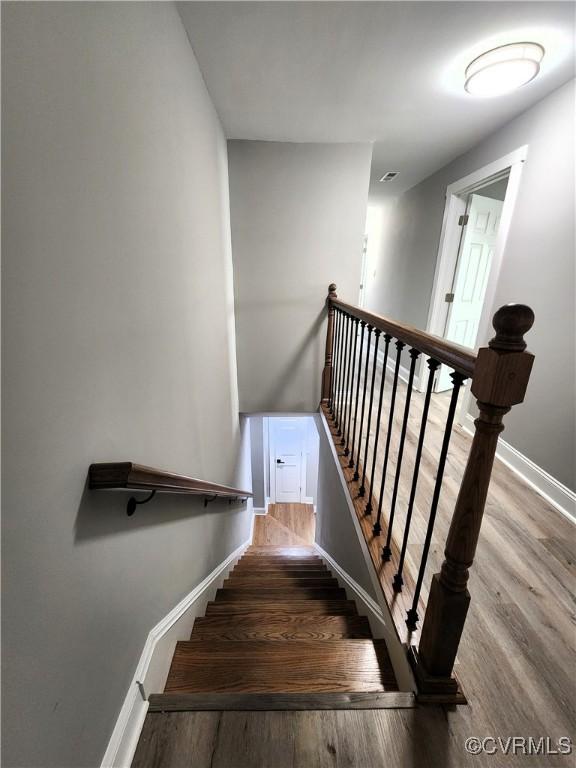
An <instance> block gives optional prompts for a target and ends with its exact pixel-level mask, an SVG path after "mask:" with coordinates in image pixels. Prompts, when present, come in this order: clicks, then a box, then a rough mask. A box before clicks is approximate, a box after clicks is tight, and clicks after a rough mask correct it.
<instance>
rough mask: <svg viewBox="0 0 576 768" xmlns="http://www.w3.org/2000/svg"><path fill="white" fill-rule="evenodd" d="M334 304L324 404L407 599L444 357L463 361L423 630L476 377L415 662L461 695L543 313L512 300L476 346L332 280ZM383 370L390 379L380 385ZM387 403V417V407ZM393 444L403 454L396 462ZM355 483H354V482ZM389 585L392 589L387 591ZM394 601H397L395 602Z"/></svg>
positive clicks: (418, 586)
mask: <svg viewBox="0 0 576 768" xmlns="http://www.w3.org/2000/svg"><path fill="white" fill-rule="evenodd" d="M327 306H328V329H327V336H326V355H325V366H324V370H323V374H322V408H323V410H324V413H325V415H326V416H327V418H328V419H329V422H330V424H331V428H332V434H333V436H334V439H335V441H336V443H337V445H338V446H339V447H340V449H341V463H342V465H343V467H345V468H346V471H349V473H350V474H349V480H350V482H349V488H350V490H351V493H352V492H354V494H355V506H356V509H357V510H358V504H359V503H363V500H364V498H366V499H367V501H366V505H365V507H364V509H363V514H364V515H365V519H364V521H363V522H364V523H365V524H366V520H369V521H371V522H373V525H372V531H371V537H370V541H369V542H368V543H369V544H370V546H371V547H372V550H373V546H374V543H375V542H378V545H379V546H380V542H381V541H383V544H382V548H381V559H382V562H383V563H384V565H382V564H381V567H379V568H378V569H377V570H378V572H379V576H380V579H381V580H382V578H390V577H392V578H391V583H390V585H389V586H390V593H391V594H392V595H394V594H396V595H398V594H399V593H401V592H402V590H403V588H404V578H405V576H406V574H405V567H406V557H407V550H408V546H409V542H410V528H411V524H412V517H413V512H414V502H415V496H416V490H417V485H418V480H419V476H420V465H421V459H422V451H423V446H424V440H425V435H426V428H427V425H428V421H429V409H430V404H431V396H432V392H433V388H434V382H435V378H436V376H437V372H438V370H439V368H440V366H441V365H442V364H444V365H447V366H448V367H449V368H451V369H452V373H451V380H452V387H451V392H450V398H449V403H448V406H447V412H446V416H445V423H444V429H443V435H442V440H441V448H440V452H439V456H438V463H437V465H436V472H435V478H434V479H433V493H432V497H431V499H430V507H429V512H428V519H427V523H426V532H425V536H424V541H423V546H422V549H421V554H420V564H419V567H418V572H417V576H415V578H414V579H411V582H410V593H411V594H410V598H411V602H409V603H408V605H410V607H409V608H408V610H407V612H406V615H405V623H406V625H407V627H408V630H409V631H410V632H414V631H415V630H416V629H417V627H418V625H419V622H420V617H419V615H418V607H419V605H420V606H421V605H422V603H421V592H422V585H423V580H424V575H425V573H426V566H427V561H428V556H429V552H430V546H431V542H432V536H433V533H434V526H435V521H436V515H437V510H438V504H439V499H440V494H441V491H442V484H443V476H444V470H445V466H446V460H447V456H448V449H449V444H450V438H451V434H452V431H453V424H454V419H455V415H456V408H457V404H458V398H459V395H460V393H461V391H462V387H463V385H464V383H465V382H466V380H467V379H470V380H471V384H470V389H471V392H472V394H473V395H474V396H475V397H476V400H477V405H478V409H479V415H478V418H477V419H476V420H475V422H474V424H475V432H474V437H473V440H472V445H471V448H470V452H469V455H468V459H467V463H466V466H465V469H464V474H463V477H462V481H461V485H460V490H459V493H458V496H457V500H456V503H455V507H454V510H453V513H452V515H451V520H450V525H449V533H448V536H447V540H446V544H445V551H444V557H445V559H444V561H443V563H442V566H441V569H440V571H439V572H438V573H436V574H434V576H433V577H432V579H431V582H430V590H429V595H428V600H427V605H426V608H425V615H424V620H423V622H422V627H421V631H420V642H419V645H418V647H416V646H415V645H412V644H411V643H408V645H409V647H408V652H409V658H410V661H411V664H412V666H413V669H414V672H415V677H416V680H417V683H418V687H419V692H420V694H421V695H422V697H424V698H425V697H429V698H432V699H434V697H438V698H439V699H441V700H443V701H455V702H459V701H462V700H464V699H463V696H462V693H461V691H460V690H459V687H458V683H457V681H456V679H455V677H454V676H453V668H454V661H455V658H456V653H457V650H458V646H459V643H460V638H461V635H462V630H463V628H464V623H465V620H466V614H467V611H468V605H469V603H470V595H469V593H468V589H467V584H468V569H469V568H470V566H471V565H472V563H473V560H474V555H475V552H476V546H477V543H478V537H479V533H480V526H481V523H482V516H483V512H484V505H485V502H486V496H487V493H488V486H489V483H490V476H491V472H492V465H493V461H494V456H495V452H496V446H497V442H498V435H499V434H500V432H501V431H502V430H503V429H504V426H503V424H502V419H503V416H504V415H505V414H506V413H507V412H508V411H509V410H510V408H511V407H512V406H513V405H516V404H518V403H521V402H522V401H523V399H524V395H525V392H526V388H527V384H528V379H529V377H530V371H531V368H532V363H533V359H534V358H533V355H531V354H530V353H528V352H526V351H525V350H526V344H525V342H524V338H523V337H524V334H525V333H527V331H529V330H530V328H531V327H532V324H533V322H534V314H533V312H532V310H531V309H530V308H529V307H527V306H525V305H521V304H510V305H506V306H504V307H501V308H500V309H499V310H498V311H497V312H496V314H495V315H494V318H493V325H494V329H495V331H496V335H495V336H494V338H493V339H492V340H491V341H490V342H489V344H488V347H486V348H482V349H480V350H479V351H478V353H477V354H475V353H473V352H471V351H470V350H469V349H465V348H463V347H459V346H458V345H455V344H452V343H450V342H448V341H446V340H445V339H442V338H438V337H436V336H433V335H431V334H428V333H425V332H423V331H421V330H418V329H416V328H413V327H411V326H407V325H404V324H402V323H398V322H395V321H393V320H390V319H388V318H386V317H382V316H380V315H376V314H373V313H371V312H367V311H366V310H364V309H361V308H359V307H355V306H353V305H351V304H347V303H345V302H343V301H341V300H340V299H338V297H337V295H336V286H335V285H334V284H332V285H330V287H329V293H328V298H327ZM393 342H394V344H393V347H394V348H393V349H392V348H391V346H392V343H393ZM406 349H407V351H408V358H409V361H407V366H408V368H407V369H406V368H404V369H403V371H404V373H403V374H402V375H401V373H400V371H401V367H402V356H403V353H404V352H405V350H406ZM394 353H395V356H394ZM380 354H381V356H382V361H381V362H380V361H379V355H380ZM422 355H424V356H425V357H426V358H427V360H426V362H427V375H425V376H424V374H423V377H424V378H425V379H426V382H425V386H423V387H422V384H423V382H421V383H420V384H421V387H420V388H421V389H422V390H423V392H424V394H423V401H422V402H419V405H421V409H422V410H421V419H420V427H419V429H418V438H417V440H416V441H415V442H416V448H415V453H414V455H413V457H411V463H413V469H412V480H411V483H410V492H409V494H407V496H408V501H407V505H406V509H405V510H403V512H404V530H403V532H402V535H401V537H399V539H398V544H396V533H397V532H396V530H395V528H394V523H395V516H396V511H397V507H398V506H399V504H400V499H399V483H400V477H401V473H402V462H403V458H404V454H405V449H406V442H407V440H406V435H407V427H408V423H409V420H410V416H411V404H412V403H413V400H414V397H413V390H414V382H415V377H416V366H417V364H418V361H419V360H420V359H421V356H422ZM387 370H388V373H387ZM377 374H378V375H379V376H378V377H379V386H376V380H377ZM399 379H403V381H404V382H405V390H404V384H403V385H402V387H403V395H404V407H403V411H402V413H401V415H400V417H399V419H396V420H395V407H396V402H397V393H398V388H399ZM386 382H388V387H387V393H386V398H385V397H384V390H385V386H386ZM421 397H422V396H420V398H421ZM385 402H386V410H387V413H385V414H383V408H384V404H385ZM383 416H384V418H383ZM398 428H399V430H400V432H399V435H396V442H395V443H394V445H393V444H392V442H391V437H392V433H393V431H394V430H395V429H396V430H398ZM379 446H380V452H379ZM382 449H383V450H382ZM392 451H394V457H393V458H394V461H391V458H392V455H391V454H392ZM377 456H378V461H377ZM393 464H395V467H393V466H392V465H393ZM377 467H378V468H379V472H377ZM352 472H353V474H352ZM389 476H390V477H389ZM392 478H393V490H392V493H391V496H390V494H388V498H389V499H390V501H389V504H387V505H386V506H387V509H386V510H384V509H383V505H384V498H385V494H384V490H385V486H386V483H387V480H391V481H392ZM354 483H355V484H356V485H355V490H354V491H353V489H352V487H351V486H352V485H353V484H354ZM378 489H379V490H378ZM400 542H401V543H400ZM373 559H374V558H373ZM388 566H392V570H390V569H389V572H388V574H387V572H386V568H387V567H388ZM392 571H393V576H392ZM384 592H385V594H386V590H385V591H384ZM393 601H394V598H392V600H391V601H389V602H393ZM409 637H411V635H409Z"/></svg>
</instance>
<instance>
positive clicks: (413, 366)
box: [382, 349, 420, 561]
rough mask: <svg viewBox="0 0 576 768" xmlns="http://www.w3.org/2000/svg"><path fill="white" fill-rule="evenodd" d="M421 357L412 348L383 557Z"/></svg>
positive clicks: (389, 537)
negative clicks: (416, 373)
mask: <svg viewBox="0 0 576 768" xmlns="http://www.w3.org/2000/svg"><path fill="white" fill-rule="evenodd" d="M419 357H420V352H419V350H417V349H411V350H410V358H411V361H410V373H409V374H408V384H407V388H406V400H405V402H404V417H403V419H402V432H401V433H400V445H399V446H398V458H397V460H396V477H395V478H394V490H393V492H392V503H391V505H390V517H389V519H388V531H387V533H386V544H385V545H384V547H383V549H382V559H383V560H386V561H388V560H390V558H391V557H392V549H391V548H390V542H391V541H392V525H393V524H394V512H395V510H396V499H397V498H398V486H399V484H400V472H401V471H402V456H403V455H404V441H405V440H406V428H407V426H408V415H409V413H410V400H411V398H412V385H413V383H414V371H415V369H416V361H417V360H418V358H419Z"/></svg>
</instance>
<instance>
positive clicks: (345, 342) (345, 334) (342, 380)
mask: <svg viewBox="0 0 576 768" xmlns="http://www.w3.org/2000/svg"><path fill="white" fill-rule="evenodd" d="M349 325H350V315H348V314H346V313H344V327H343V329H342V365H341V368H340V397H339V404H338V432H337V433H336V434H337V435H338V436H339V437H340V436H341V435H342V422H343V416H344V412H343V405H344V383H345V380H346V359H347V357H348V354H347V350H348V330H349Z"/></svg>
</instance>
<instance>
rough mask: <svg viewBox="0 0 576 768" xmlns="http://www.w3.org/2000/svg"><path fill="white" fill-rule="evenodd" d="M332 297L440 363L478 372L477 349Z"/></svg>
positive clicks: (463, 371)
mask: <svg viewBox="0 0 576 768" xmlns="http://www.w3.org/2000/svg"><path fill="white" fill-rule="evenodd" d="M328 300H329V301H330V303H331V304H332V306H334V307H338V308H339V309H341V310H343V311H344V312H347V313H348V314H349V315H352V316H353V317H357V318H358V319H359V320H363V321H365V322H366V323H367V324H368V325H371V326H372V327H373V328H377V329H379V330H380V331H382V332H383V333H388V334H390V336H394V338H396V339H398V340H399V341H403V342H404V343H405V344H409V345H410V346H411V347H414V348H415V349H418V350H419V351H420V352H422V353H424V354H425V355H429V356H430V357H433V358H434V359H435V360H438V361H439V362H440V363H445V364H446V365H448V366H450V368H453V369H454V370H455V371H458V373H461V374H463V375H464V376H467V377H468V378H472V376H473V375H474V366H475V365H476V353H475V352H471V351H470V350H469V349H466V348H465V347H461V346H459V345H458V344H453V343H452V342H450V341H446V339H442V338H440V337H439V336H434V335H432V334H431V333H426V332H425V331H421V330H419V329H418V328H414V327H413V326H411V325H405V324H404V323H399V322H397V321H396V320H391V319H390V318H388V317H384V316H383V315H377V314H375V313H373V312H367V311H366V310H365V309H361V308H360V307H356V306H354V305H353V304H347V303H346V302H345V301H342V300H341V299H337V298H333V297H331V296H329V297H328Z"/></svg>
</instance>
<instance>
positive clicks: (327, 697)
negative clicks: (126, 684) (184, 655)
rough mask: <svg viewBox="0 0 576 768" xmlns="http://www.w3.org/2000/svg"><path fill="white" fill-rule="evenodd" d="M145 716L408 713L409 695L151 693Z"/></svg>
mask: <svg viewBox="0 0 576 768" xmlns="http://www.w3.org/2000/svg"><path fill="white" fill-rule="evenodd" d="M148 698H149V709H148V711H149V712H186V711H194V710H195V711H216V712H218V711H220V712H222V711H236V712H239V711H252V712H258V711H273V710H320V709H411V708H414V707H415V706H416V701H415V696H414V694H413V693H410V692H406V691H384V692H367V693H358V692H355V693H305V694H302V693H153V694H151V695H150V696H149V697H148Z"/></svg>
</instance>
